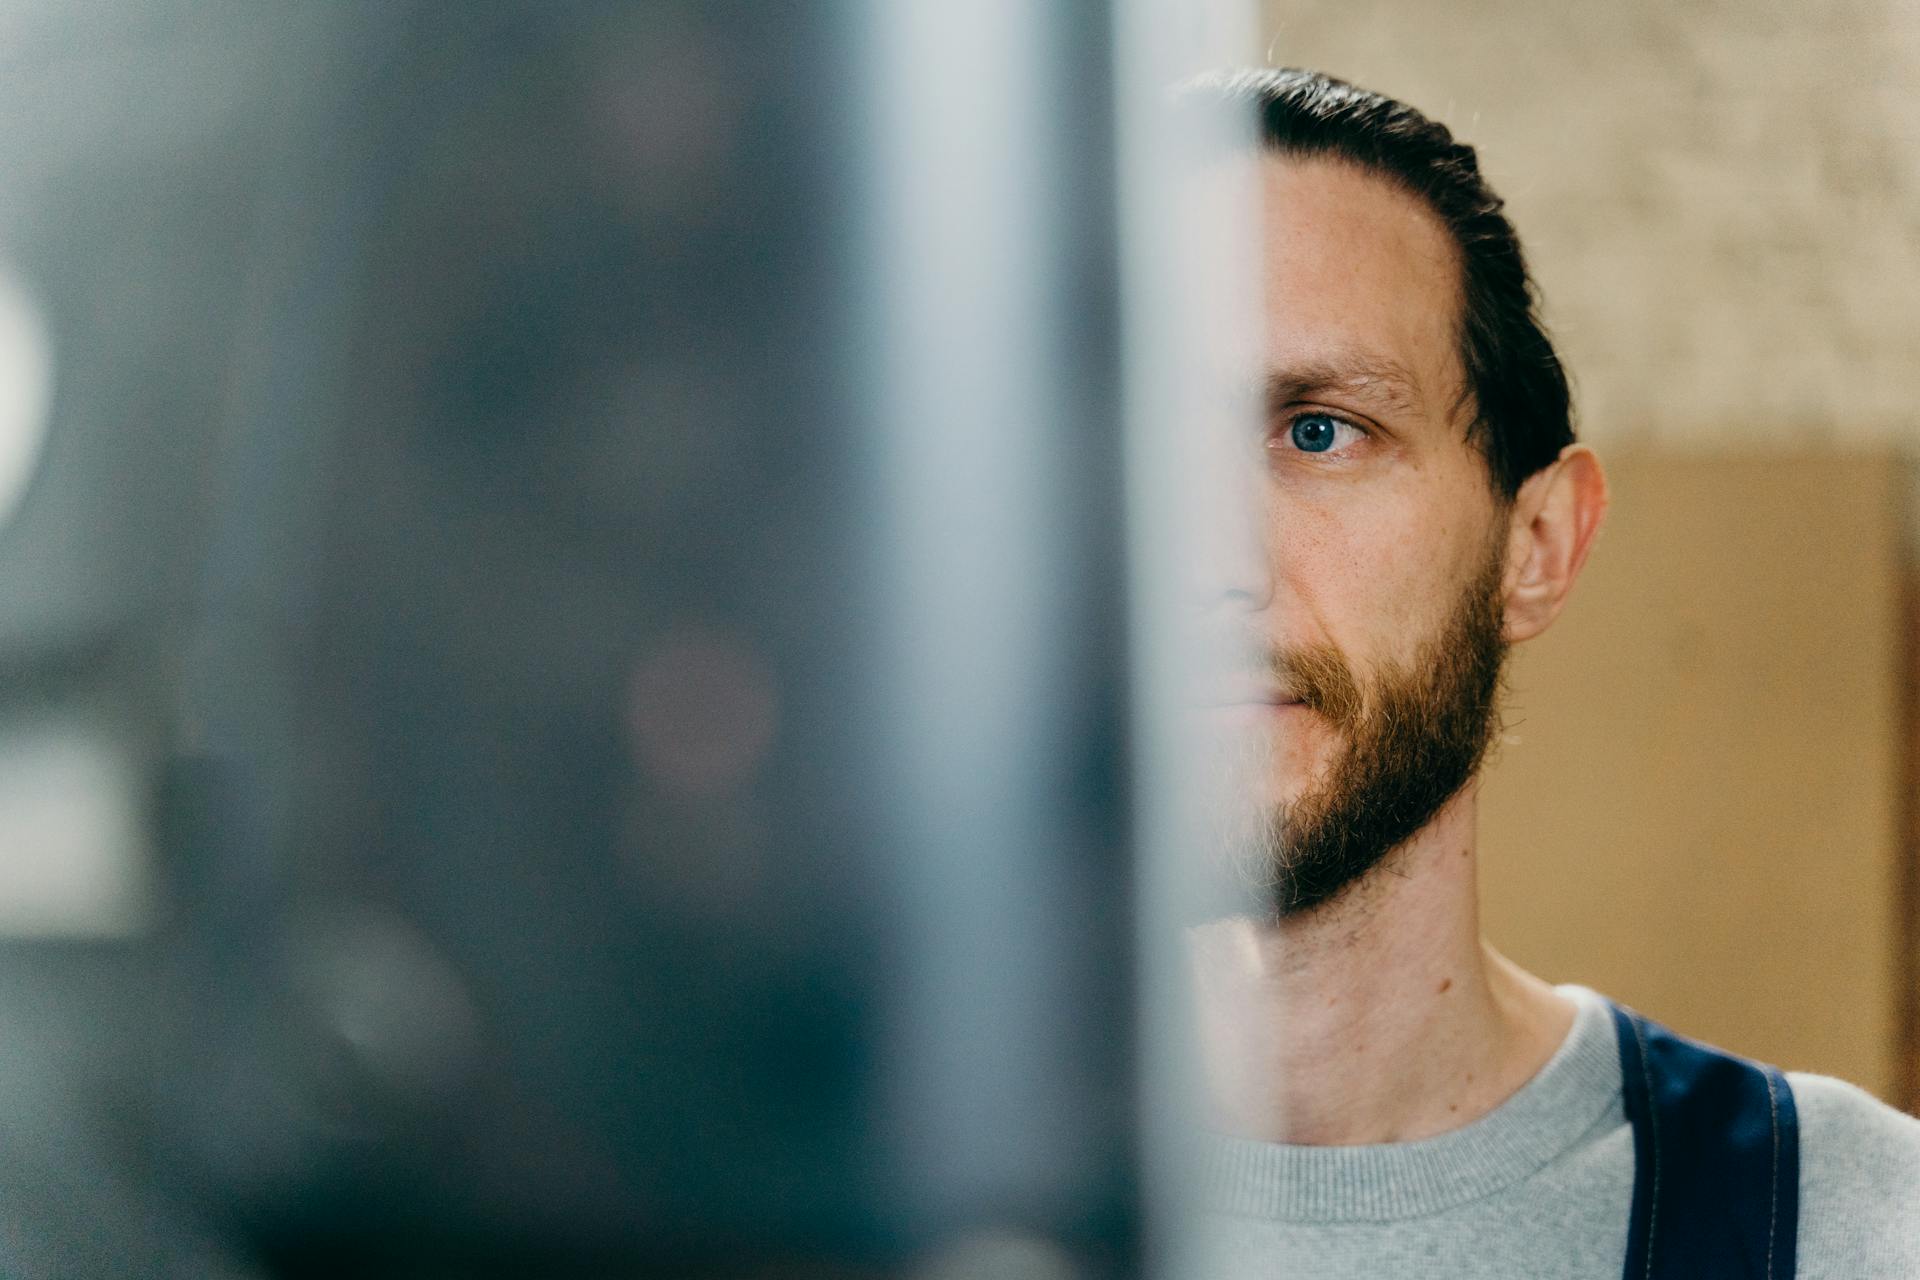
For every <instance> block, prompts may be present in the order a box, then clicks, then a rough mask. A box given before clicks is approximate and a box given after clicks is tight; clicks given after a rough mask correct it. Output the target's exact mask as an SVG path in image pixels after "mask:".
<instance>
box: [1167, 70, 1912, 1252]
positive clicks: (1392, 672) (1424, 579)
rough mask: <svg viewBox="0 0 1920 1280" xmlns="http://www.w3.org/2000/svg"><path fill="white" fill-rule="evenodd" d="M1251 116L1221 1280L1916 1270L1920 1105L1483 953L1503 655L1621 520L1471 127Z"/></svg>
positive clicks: (1540, 625) (1247, 96)
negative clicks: (1254, 290) (1250, 464)
mask: <svg viewBox="0 0 1920 1280" xmlns="http://www.w3.org/2000/svg"><path fill="white" fill-rule="evenodd" d="M1200 91H1201V92H1203V93H1211V94H1214V95H1217V96H1222V97H1225V98H1226V99H1227V100H1229V101H1231V102H1235V103H1242V104H1246V105H1247V106H1248V107H1250V108H1251V109H1252V110H1253V111H1255V112H1256V113H1257V116H1258V119H1259V127H1260V135H1261V138H1262V143H1263V145H1262V147H1261V150H1260V153H1259V154H1258V156H1256V157H1252V158H1248V159H1243V160H1241V161H1240V163H1250V164H1252V165H1254V166H1256V167H1257V169H1258V177H1257V185H1258V187H1259V189H1260V190H1261V191H1262V193H1263V211H1264V212H1263V222H1262V225H1263V228H1264V251H1265V258H1264V276H1263V291H1264V310H1265V317H1266V327H1265V341H1264V347H1263V350H1262V359H1263V360H1264V362H1265V365H1266V368H1265V370H1264V382H1265V390H1266V400H1267V404H1266V417H1267V421H1266V431H1265V435H1264V440H1263V445H1264V448H1263V455H1264V456H1263V459H1262V470H1261V474H1260V476H1259V479H1258V481H1257V484H1256V487H1257V489H1258V494H1259V497H1258V500H1257V502H1256V503H1255V504H1254V508H1255V516H1254V518H1253V519H1252V520H1251V521H1250V524H1251V525H1252V526H1253V528H1252V529H1250V530H1249V536H1246V537H1243V538H1240V539H1237V540H1235V541H1234V543H1233V545H1232V546H1231V547H1229V548H1228V549H1226V550H1224V551H1222V552H1221V554H1220V555H1219V556H1218V558H1217V560H1216V562H1215V563H1214V564H1213V565H1212V566H1211V568H1210V572H1211V573H1212V574H1213V575H1214V576H1216V577H1217V582H1216V583H1215V585H1214V589H1213V590H1212V591H1211V592H1210V597H1209V603H1208V614H1209V616H1208V618H1207V619H1206V621H1207V623H1208V625H1209V627H1210V628H1211V629H1213V630H1214V631H1216V632H1219V633H1221V634H1225V635H1229V636H1234V637H1237V638H1239V639H1240V640H1241V641H1242V642H1243V643H1245V644H1248V645H1250V646H1251V647H1252V650H1253V652H1254V655H1255V661H1253V662H1252V663H1250V664H1249V667H1250V670H1248V671H1246V672H1243V673H1239V674H1237V675H1235V676H1234V677H1233V678H1231V679H1227V680H1224V681H1222V682H1221V683H1220V684H1219V686H1218V689H1217V691H1216V696H1214V697H1212V698H1210V699H1208V701H1209V702H1210V703H1211V704H1212V706H1211V709H1210V711H1209V713H1208V714H1209V716H1210V718H1211V720H1212V721H1213V723H1214V726H1215V727H1216V728H1217V729H1219V730H1220V732H1221V734H1222V735H1223V736H1230V737H1232V738H1233V739H1235V740H1236V741H1238V742H1241V743H1243V744H1244V743H1247V742H1251V743H1252V744H1253V748H1254V749H1253V750H1251V751H1250V752H1245V753H1243V754H1242V755H1241V756H1239V757H1237V758H1239V759H1241V760H1242V762H1243V764H1244V762H1245V761H1246V760H1251V761H1252V762H1253V764H1254V767H1252V768H1244V767H1243V768H1241V769H1240V770H1238V771H1237V772H1233V773H1232V774H1230V776H1231V777H1232V778H1233V785H1232V789H1233V790H1234V791H1235V792H1236V793H1238V794H1239V796H1240V797H1241V801H1242V809H1241V810H1240V817H1242V818H1243V819H1250V820H1246V821H1241V822H1239V823H1237V824H1236V823H1231V822H1230V823H1228V824H1226V825H1227V826H1228V827H1234V826H1236V825H1237V826H1238V827H1239V828H1240V830H1241V835H1240V837H1239V839H1238V840H1237V841H1236V842H1235V844H1234V846H1233V847H1232V848H1230V849H1228V850H1226V853H1227V855H1228V856H1229V858H1230V859H1231V860H1232V861H1233V863H1234V865H1235V866H1236V867H1237V868H1238V871H1239V874H1240V879H1241V880H1242V882H1243V884H1244V885H1245V886H1247V887H1249V888H1250V889H1252V890H1254V891H1256V892H1257V893H1258V895H1259V905H1258V907H1257V909H1254V910H1251V911H1247V912H1245V913H1242V914H1235V915H1233V916H1231V917H1229V918H1225V919H1218V920H1214V921H1212V922H1210V923H1208V924H1206V925H1204V926H1202V927H1200V928H1198V929H1196V930H1195V931H1194V939H1193V947H1192V954H1193V962H1194V973H1195V979H1196V989H1197V991H1198V992H1199V1006H1200V1013H1201V1019H1202V1042H1203V1050H1204V1055H1205V1062H1206V1068H1207V1078H1208V1086H1209V1101H1210V1107H1211V1117H1212V1120H1211V1127H1212V1128H1213V1129H1214V1130H1216V1131H1218V1132H1217V1133H1216V1134H1215V1135H1214V1136H1213V1137H1212V1138H1210V1140H1209V1144H1208V1162H1209V1166H1210V1167H1209V1185H1210V1198H1211V1203H1212V1206H1213V1208H1214V1209H1215V1210H1216V1211H1217V1212H1218V1214H1219V1217H1218V1218H1217V1220H1215V1221H1214V1223H1213V1227H1214V1229H1213V1231H1212V1232H1211V1237H1212V1244H1213V1246H1214V1247H1215V1248H1216V1250H1217V1258H1216V1261H1217V1270H1218V1272H1219V1273H1220V1274H1232V1275H1248V1276H1252V1275H1261V1276H1281V1275H1302V1276H1313V1277H1345V1276H1352V1277H1378V1276H1399V1275H1405V1276H1419V1277H1423V1278H1427V1277H1446V1276H1475V1277H1501V1276H1511V1277H1514V1278H1515V1280H1522V1278H1524V1280H1553V1278H1557V1277H1567V1278H1569V1280H1571V1278H1574V1277H1579V1278H1580V1280H1601V1278H1603V1277H1604V1278H1605V1280H1613V1278H1614V1277H1619V1276H1623V1275H1624V1276H1628V1277H1635V1278H1638V1280H1648V1278H1650V1277H1676V1278H1677V1277H1682V1276H1685V1277H1690V1278H1693V1280H1698V1278H1700V1277H1717V1276H1728V1277H1731V1276H1752V1277H1769V1278H1774V1280H1786V1278H1788V1277H1792V1276H1794V1275H1795V1274H1798V1275H1799V1276H1800V1277H1801V1278H1802V1280H1814V1278H1816V1277H1819V1278H1825V1277H1833V1278H1834V1280H1838V1278H1839V1277H1847V1278H1849V1280H1860V1278H1862V1277H1888V1278H1889V1280H1891V1278H1892V1277H1896V1276H1897V1277H1914V1276H1920V1122H1916V1121H1915V1120H1913V1119H1910V1118H1908V1117H1904V1116H1902V1115H1900V1114H1898V1113H1896V1112H1894V1111H1893V1110H1891V1109H1890V1108H1887V1107H1885V1106H1883V1105H1881V1104H1880V1103H1879V1102H1877V1101H1875V1100H1873V1099H1872V1098H1870V1097H1869V1096H1868V1095H1866V1094H1865V1093H1863V1092H1861V1091H1860V1090H1858V1089H1855V1088H1853V1087H1852V1086H1850V1085H1846V1084H1843V1083H1841V1082H1839V1081H1836V1080H1831V1079H1826V1078H1823V1077H1817V1076H1807V1075H1799V1074H1794V1075H1786V1074H1783V1073H1781V1072H1779V1071H1776V1070H1774V1069H1772V1068H1767V1067H1762V1066H1759V1065H1757V1064H1753V1063H1748V1062H1745V1061H1743V1060H1740V1059H1737V1058H1734V1057H1732V1056H1730V1055H1726V1054H1723V1053H1720V1052H1718V1051H1715V1050H1712V1049H1709V1048H1707V1047H1706V1046H1702V1045H1698V1044H1696V1043H1694V1042H1692V1041H1688V1040H1685V1039H1683V1038H1681V1037H1679V1036H1676V1035H1673V1034H1672V1033H1670V1032H1667V1031H1666V1030H1664V1029H1663V1028H1660V1027H1658V1026H1656V1025H1655V1024H1653V1023H1650V1022H1648V1021H1647V1020H1646V1019H1644V1018H1641V1017H1640V1016H1638V1015H1636V1014H1634V1013H1632V1012H1631V1011H1629V1010H1625V1009H1622V1008H1619V1007H1617V1006H1615V1005H1613V1004H1611V1003H1610V1002H1608V1001H1606V1000H1605V999H1604V998H1602V997H1601V996H1599V995H1597V994H1595V993H1594V992H1591V991H1588V990H1585V989H1583V988H1579V987H1572V986H1562V987H1554V986H1551V985H1549V984H1548V983H1546V982H1544V981H1542V980H1541V979H1539V978H1537V977H1534V976H1533V975H1531V974H1528V973H1526V972H1524V971H1522V970H1521V969H1520V968H1519V967H1517V966H1516V965H1514V964H1512V963H1511V962H1509V961H1507V960H1506V959H1504V958H1503V957H1501V956H1499V955H1498V954H1497V953H1495V952H1494V951H1493V950H1492V949H1490V948H1489V947H1488V946H1487V945H1486V943H1485V942H1484V941H1483V940H1482V939H1481V937H1480V932H1479V924H1478V919H1477V903H1476V890H1475V863H1476V858H1475V809H1474V805H1475V795H1474V779H1475V776H1476V774H1477V772H1478V770H1479V767H1480V764H1481V761H1482V759H1483V757H1484V755H1485V752H1486V748H1487V745H1488V743H1489V741H1490V739H1491V737H1492V735H1493V733H1494V731H1495V727H1496V725H1497V717H1496V701H1497V693H1498V688H1499V675H1500V668H1501V663H1502V659H1503V657H1504V655H1505V651H1506V648H1507V646H1508V645H1510V644H1513V643H1518V642H1522V641H1525V640H1527V639H1530V638H1531V637H1533V636H1536V635H1538V634H1540V633H1541V632H1542V631H1544V630H1545V629H1546V628H1547V627H1548V626H1549V625H1550V624H1551V623H1552V622H1553V620H1554V618H1555V617H1556V616H1557V615H1558V614H1559V612H1560V609H1561V607H1562V606H1563V605H1564V604H1565V602H1566V600H1567V597H1568V593H1569V592H1570V591H1571V590H1572V588H1573V585H1574V581H1575V579H1576V578H1577V577H1578V576H1579V573H1580V569H1581V565H1582V564H1583V562H1584V561H1585V559H1586V556H1587V552H1588V550H1589V548H1590V547H1591V546H1592V544H1593V539H1594V536H1595V533H1596V532H1597V530H1598V529H1599V526H1600V523H1601V520H1602V517H1603V515H1604V512H1605V509H1606V504H1607V492H1606V481H1605V478H1604V476H1603V473H1602V470H1601V466H1600V463H1599V461H1598V460H1597V459H1596V458H1595V456H1594V454H1593V453H1592V452H1591V451H1590V450H1588V449H1587V448H1586V447H1584V446H1582V445H1580V444H1577V443H1575V442H1574V438H1573V432H1572V428H1571V425H1570V412H1569V396H1568V388H1567V380H1566V377H1565V374H1564V372H1563V371H1562V368H1561V365H1560V362H1559V360H1558V358H1557V357H1556V355H1555V353H1554V350H1553V347H1552V345H1551V343H1550V341H1549V340H1548V338H1547V336H1546V334H1545V332H1544V330H1543V328H1542V326H1541V325H1540V323H1539V321H1538V319H1537V316H1536V311H1535V306H1534V301H1533V289H1532V284H1531V281H1530V279H1529V277H1528V273H1527V268H1526V264H1525V261H1524V259H1523V257H1522V254H1521V249H1520V244H1519V241H1518V239H1517V237H1516V235H1515V233H1514V230H1513V228H1512V226H1511V225H1510V224H1509V222H1508V220H1507V218H1506V216H1505V214H1504V212H1503V211H1502V205H1501V201H1500V199H1499V197H1497V196H1496V195H1495V194H1494V193H1493V192H1492V191H1491V190H1490V189H1489V188H1488V186H1487V184H1486V182H1485V181H1484V179H1483V178H1482V177H1481V175H1480V172H1479V167H1478V163H1477V160H1476V157H1475V154H1474V152H1473V150H1472V148H1470V147H1468V146H1465V145H1463V144H1460V143H1458V142H1456V141H1455V140H1454V139H1453V138H1452V136H1451V135H1450V134H1449V132H1448V131H1447V130H1446V129H1445V128H1444V127H1443V126H1441V125H1439V124H1436V123H1434V122H1432V121H1430V120H1428V119H1427V118H1426V117H1424V116H1422V115H1421V114H1420V113H1418V112H1417V111H1415V110H1413V109H1412V108H1410V107H1407V106H1405V105H1404V104H1402V103H1398V102H1395V101H1393V100H1391V99H1388V98H1384V97H1382V96H1380V95H1377V94H1373V93H1369V92H1366V91H1364V90H1361V89H1358V88H1355V87H1353V86H1351V85H1348V84H1345V83H1343V82H1340V81H1337V80H1334V79H1331V78H1329V77H1326V76H1323V75H1319V74H1315V73H1310V72H1301V71H1268V72H1249V73H1243V74H1239V75H1234V76H1228V77H1222V78H1217V79H1214V80H1211V81H1209V82H1207V83H1206V84H1205V85H1203V86H1202V88H1201V90H1200Z"/></svg>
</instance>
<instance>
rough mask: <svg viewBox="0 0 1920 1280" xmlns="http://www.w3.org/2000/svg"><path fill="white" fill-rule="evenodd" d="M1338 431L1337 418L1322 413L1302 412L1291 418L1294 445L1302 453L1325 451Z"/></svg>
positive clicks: (1329, 447) (1331, 444)
mask: <svg viewBox="0 0 1920 1280" xmlns="http://www.w3.org/2000/svg"><path fill="white" fill-rule="evenodd" d="M1339 433H1340V422H1339V419H1337V418H1334V417H1331V416H1329V415H1327V414H1324V413H1303V414H1301V415H1300V416H1299V417H1297V418H1295V419H1294V420H1293V431H1292V435H1293V443H1294V447H1295V448H1297V449H1299V450H1300V451H1301V452H1303V453H1325V452H1326V451H1327V450H1329V449H1331V448H1333V442H1334V438H1335V437H1336V436H1337V435H1339Z"/></svg>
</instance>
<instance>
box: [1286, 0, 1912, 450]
mask: <svg viewBox="0 0 1920 1280" xmlns="http://www.w3.org/2000/svg"><path fill="white" fill-rule="evenodd" d="M1265 34H1266V36H1267V37H1268V40H1269V43H1268V45H1267V49H1266V56H1267V57H1268V59H1269V60H1271V61H1272V62H1275V63H1279V64H1290V65H1307V66H1315V67H1319V68H1321V69H1323V70H1326V71H1330V72H1332V73H1334V74H1336V75H1342V76H1345V77H1347V78H1349V79H1353V80H1356V81H1358V82H1360V83H1362V84H1365V85H1367V86H1368V87H1370V88H1375V89H1379V90H1381V91H1383V92H1386V93H1390V94H1393V95H1394V96H1396V97H1401V98H1404V99H1406V100H1407V101H1410V102H1412V103H1414V104H1415V105H1417V106H1419V107H1421V108H1422V109H1423V110H1425V111H1427V112H1429V113H1430V114H1433V115H1436V116H1438V117H1440V118H1441V119H1443V120H1445V121H1446V122H1447V123H1448V124H1450V125H1451V126H1453V128H1454V129H1455V131H1456V132H1457V133H1459V134H1460V135H1462V136H1463V137H1465V138H1466V139H1467V140H1468V141H1470V142H1473V143H1475V144H1476V145H1477V146H1478V147H1479V148H1480V150H1481V158H1482V161H1483V163H1484V165H1485V167H1486V169H1487V171H1488V172H1489V174H1490V175H1491V177H1492V179H1493V181H1494V183H1495V185H1496V187H1497V188H1498V189H1499V190H1500V191H1502V192H1503V193H1504V194H1505V195H1506V196H1507V198H1508V201H1509V204H1510V206H1511V209H1512V212H1513V215H1514V218H1515V221H1516V223H1517V224H1518V226H1519V228H1520V231H1521V234H1522V237H1523V238H1524V239H1525V240H1526V242H1527V244H1528V246H1529V249H1530V251H1531V253H1532V256H1533V259H1534V266H1535V271H1536V274H1537V276H1538V278H1539V281H1540V284H1541V286H1542V288H1543V290H1544V292H1545V295H1546V310H1547V318H1548V320H1549V322H1550V323H1551V324H1552V326H1553V329H1554V331H1555V333H1556V335H1557V337H1558V338H1559V341H1560V344H1561V348H1562V352H1563V354H1564V355H1565V357H1566V358H1567V361H1568V364H1569V365H1570V367H1571V368H1572V370H1573V373H1574V377H1575V380H1576V389H1577V392H1578V396H1579V405H1580V412H1581V420H1582V425H1583V430H1584V432H1585V434H1586V435H1587V437H1588V438H1590V439H1592V440H1593V441H1595V442H1596V443H1599V444H1603V445H1604V444H1609V443H1617V442H1622V441H1627V440H1632V441H1634V442H1657V443H1660V444H1675V443H1684V444H1686V445H1689V446H1691V445H1692V444H1694V443H1696V442H1698V443H1714V444H1728V443H1733V442H1741V443H1746V442H1755V443H1762V442H1763V443H1765V444H1767V445H1770V446H1771V445H1794V446H1801V447H1805V446H1808V445H1817V444H1820V443H1823V442H1829V441H1836V440H1838V441H1847V442H1858V441H1868V440H1871V441H1887V440H1897V441H1902V442H1920V413H1916V411H1915V405H1916V403H1917V402H1920V6H1917V5H1914V4H1911V3H1899V2H1896V0H1836V2H1835V3H1829V4H1824V5H1819V6H1799V5H1786V4H1781V3H1778V2H1777V0H1775V2H1762V3H1754V2H1753V0H1700V2H1697V3H1690V4H1686V5H1670V4H1666V3H1658V2H1655V0H1632V2H1629V3H1619V4H1568V3H1539V2H1538V0H1458V2H1455V3H1449V4H1445V5H1436V4H1431V3H1423V2H1422V0H1310V2H1308V0H1269V3H1268V4H1267V8H1266V31H1265Z"/></svg>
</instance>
